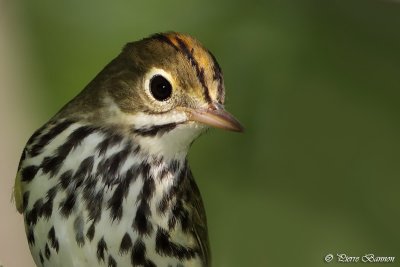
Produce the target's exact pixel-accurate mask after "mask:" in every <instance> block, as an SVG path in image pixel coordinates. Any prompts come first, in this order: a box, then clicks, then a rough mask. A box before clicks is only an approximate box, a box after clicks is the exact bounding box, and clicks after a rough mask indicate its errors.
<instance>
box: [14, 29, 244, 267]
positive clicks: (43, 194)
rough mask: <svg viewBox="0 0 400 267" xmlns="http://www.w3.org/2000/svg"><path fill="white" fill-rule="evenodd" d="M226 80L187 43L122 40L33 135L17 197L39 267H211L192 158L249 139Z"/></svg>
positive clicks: (180, 39)
mask: <svg viewBox="0 0 400 267" xmlns="http://www.w3.org/2000/svg"><path fill="white" fill-rule="evenodd" d="M224 103H225V86H224V80H223V73H222V70H221V67H220V65H219V64H218V62H217V60H216V58H215V57H214V55H213V54H212V53H211V52H210V51H209V50H208V49H207V48H205V47H204V46H203V45H202V44H201V43H200V42H199V41H198V40H197V39H195V38H194V37H192V36H191V35H188V34H184V33H178V32H164V33H156V34H153V35H150V36H148V37H145V38H143V39H140V40H138V41H133V42H130V43H127V44H126V45H125V46H124V47H123V49H122V50H121V52H120V53H119V54H118V55H117V56H116V57H115V58H114V59H113V60H112V61H111V62H110V63H109V64H107V65H106V66H105V67H104V68H103V69H102V70H101V71H100V72H99V73H98V74H97V75H96V76H95V78H94V79H93V80H91V81H90V82H89V83H88V85H87V86H85V87H84V89H83V90H82V91H81V92H80V93H78V95H77V96H75V97H74V98H73V99H72V100H71V101H69V102H68V103H67V104H66V105H65V106H63V107H62V108H61V109H60V111H58V112H57V113H56V114H55V115H54V116H53V117H52V118H51V119H49V121H48V122H46V123H45V124H44V125H43V126H42V127H41V128H39V129H38V130H37V131H36V132H34V134H33V135H32V136H31V137H30V138H29V140H28V141H27V144H26V146H25V148H24V150H23V153H22V156H21V159H20V163H19V166H18V172H17V175H16V179H15V185H14V191H13V196H14V199H15V205H16V208H17V210H18V212H20V213H22V215H23V218H24V225H25V232H26V236H27V241H28V244H29V248H30V251H31V254H32V257H33V259H34V262H35V264H36V265H37V266H43V267H44V266H52V267H64V266H68V267H71V266H108V267H117V266H133V267H135V266H142V267H155V266H165V267H184V266H202V267H203V266H205V267H207V266H211V258H210V247H209V237H208V230H207V220H206V213H205V208H204V205H203V201H202V198H201V195H200V191H199V188H198V186H197V185H196V182H195V180H194V177H193V174H192V172H191V169H190V167H189V164H188V160H187V153H188V150H189V148H190V146H191V144H192V143H193V142H194V140H195V139H197V137H199V136H200V135H202V134H203V133H205V132H207V130H208V129H209V128H210V127H214V128H221V129H225V130H230V131H233V132H242V131H243V129H244V128H243V126H242V125H241V123H240V122H239V121H238V120H237V119H236V118H235V117H234V116H233V115H231V114H230V113H229V112H228V111H226V110H225V108H224Z"/></svg>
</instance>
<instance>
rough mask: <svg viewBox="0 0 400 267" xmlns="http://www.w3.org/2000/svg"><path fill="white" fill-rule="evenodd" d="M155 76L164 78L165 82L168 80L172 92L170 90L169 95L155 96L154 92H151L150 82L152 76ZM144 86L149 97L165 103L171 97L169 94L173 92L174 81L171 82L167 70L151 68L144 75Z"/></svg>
mask: <svg viewBox="0 0 400 267" xmlns="http://www.w3.org/2000/svg"><path fill="white" fill-rule="evenodd" d="M157 76H160V77H162V78H164V79H165V80H166V81H167V82H169V84H170V86H171V88H170V90H172V92H170V95H169V96H168V97H166V98H165V99H160V98H157V96H155V95H154V92H152V90H151V82H152V80H153V78H155V77H157ZM144 87H145V90H146V93H147V95H148V96H149V97H150V98H151V99H154V100H156V101H157V102H159V103H161V102H164V103H166V102H168V101H169V100H170V99H171V96H172V94H173V88H174V83H173V79H172V76H171V75H170V74H169V73H168V72H166V71H165V70H163V69H159V68H152V69H151V70H150V71H149V72H148V73H147V74H146V76H145V81H144Z"/></svg>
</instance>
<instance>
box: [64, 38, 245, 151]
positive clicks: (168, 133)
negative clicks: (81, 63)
mask: <svg viewBox="0 0 400 267" xmlns="http://www.w3.org/2000/svg"><path fill="white" fill-rule="evenodd" d="M224 101H225V89H224V81H223V75H222V71H221V68H220V66H219V65H218V63H217V61H216V59H215V57H214V56H213V55H212V54H211V52H209V51H208V50H207V49H206V48H204V47H203V46H202V45H201V44H200V43H199V42H198V41H197V40H196V39H194V38H192V37H190V36H188V35H184V34H179V33H174V32H171V33H163V34H155V35H153V36H150V37H148V38H145V39H143V40H140V41H137V42H132V43H128V44H127V45H126V46H125V47H124V49H123V51H122V52H121V53H120V55H119V56H117V57H116V58H115V59H114V60H113V61H111V62H110V64H108V65H107V66H106V67H105V68H104V69H103V70H102V71H101V72H100V73H99V74H98V75H97V77H96V78H95V79H94V80H93V81H92V82H91V83H89V85H88V86H87V87H86V88H85V90H83V91H82V93H81V94H79V95H78V96H77V97H76V98H75V99H74V100H72V101H71V102H70V103H69V104H68V105H67V106H66V107H65V108H64V110H63V111H62V112H61V114H68V116H75V117H76V116H77V117H79V119H82V118H84V119H86V120H90V121H92V122H95V123H97V124H99V125H101V126H112V127H115V128H116V129H117V128H121V129H125V130H127V131H128V132H129V133H130V134H132V135H133V136H137V137H138V138H139V137H140V139H141V140H142V141H141V142H144V143H145V146H149V147H153V148H151V149H150V150H154V152H160V151H163V150H177V151H180V150H185V149H187V147H188V146H189V145H190V143H191V142H192V141H193V140H194V139H195V138H196V137H197V136H198V135H199V134H200V133H201V132H203V131H204V130H205V129H207V127H208V126H212V127H217V128H222V129H226V130H231V131H238V132H240V131H242V130H243V127H242V126H241V124H240V123H239V122H238V121H237V120H236V119H235V118H234V117H233V116H232V115H231V114H230V113H228V112H227V111H226V110H225V109H224ZM64 116H65V115H64Z"/></svg>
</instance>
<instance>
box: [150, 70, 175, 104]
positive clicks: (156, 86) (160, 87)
mask: <svg viewBox="0 0 400 267" xmlns="http://www.w3.org/2000/svg"><path fill="white" fill-rule="evenodd" d="M150 92H151V94H152V95H153V97H154V98H155V99H157V100H158V101H165V100H167V99H168V98H170V96H171V94H172V85H171V83H170V82H169V81H168V80H167V79H165V78H164V77H163V76H161V75H154V76H153V77H152V78H151V80H150Z"/></svg>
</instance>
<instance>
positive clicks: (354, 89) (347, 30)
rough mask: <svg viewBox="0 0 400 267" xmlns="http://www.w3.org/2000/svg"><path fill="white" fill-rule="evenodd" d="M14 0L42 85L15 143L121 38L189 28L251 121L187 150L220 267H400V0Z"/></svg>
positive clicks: (31, 70) (33, 71)
mask: <svg viewBox="0 0 400 267" xmlns="http://www.w3.org/2000/svg"><path fill="white" fill-rule="evenodd" d="M10 2H11V1H2V4H3V7H4V8H9V10H10V11H12V12H15V14H16V15H15V18H17V21H18V22H17V24H18V25H19V26H18V29H19V30H20V31H21V33H22V34H21V36H22V37H21V38H20V39H18V40H19V41H21V40H24V42H25V43H24V45H23V49H24V51H23V53H24V55H25V56H24V57H23V58H22V62H23V64H25V65H24V67H25V68H26V69H27V70H28V71H27V74H28V76H29V77H30V78H29V79H30V81H32V82H31V83H30V86H27V87H26V91H25V92H23V93H22V95H21V96H24V97H25V99H22V98H21V99H20V98H18V100H20V101H21V102H20V103H18V102H17V103H16V105H22V104H24V103H28V105H30V109H29V110H30V111H31V114H28V116H27V115H26V114H25V116H24V115H21V118H23V119H25V121H26V122H25V123H26V124H27V125H29V127H28V130H29V131H26V132H24V133H23V134H22V136H21V138H20V139H19V140H18V144H19V146H18V149H19V151H22V148H23V146H24V143H25V141H26V140H27V138H28V137H29V135H30V134H31V133H32V132H33V130H34V129H35V128H38V127H39V126H40V125H41V124H42V123H44V122H45V121H46V120H47V119H48V118H50V116H52V115H53V114H54V113H55V112H56V111H57V110H58V109H59V108H61V106H62V105H63V104H65V103H66V102H67V101H68V100H69V99H71V98H72V97H73V96H75V95H76V94H77V93H78V92H79V91H80V90H81V89H82V88H83V87H84V86H85V85H86V84H87V83H88V82H89V81H90V80H91V79H92V78H93V77H94V75H96V74H97V72H98V71H100V70H101V69H102V67H103V66H104V65H105V64H106V63H108V62H109V61H110V60H111V59H112V58H113V57H114V56H116V55H117V54H118V53H119V51H120V49H121V47H122V46H123V45H124V43H126V42H128V41H133V40H137V39H140V38H143V37H145V36H148V35H149V34H151V33H155V32H161V31H167V30H174V31H181V32H186V33H190V34H191V35H193V36H195V37H196V38H198V39H199V40H201V42H202V43H203V44H204V45H205V46H206V47H208V48H209V49H210V50H211V51H212V52H213V53H214V54H215V55H216V57H217V59H218V61H219V63H220V65H221V66H222V68H223V70H224V74H225V85H226V88H227V108H228V109H229V110H230V111H231V112H232V113H233V114H235V115H236V116H237V117H238V118H239V119H240V120H241V121H242V123H243V124H244V125H245V127H246V132H245V133H244V134H234V133H228V132H223V131H219V130H218V131H217V130H214V131H211V132H210V133H209V134H207V135H206V136H203V137H202V138H200V139H199V140H197V141H196V142H195V144H194V145H193V147H192V149H191V152H190V162H191V166H192V169H193V172H194V175H195V177H196V178H197V182H198V184H199V187H200V189H201V192H202V195H203V198H204V201H205V205H206V210H207V215H208V222H209V228H210V239H211V247H212V255H213V263H214V266H217V267H218V266H222V267H230V266H305V267H313V266H328V265H330V266H339V265H341V264H338V263H336V262H335V261H336V260H334V262H332V263H330V264H327V263H324V261H323V258H324V256H325V255H326V254H328V253H332V254H334V255H336V253H346V254H348V255H351V256H362V255H364V254H368V253H374V254H375V255H378V256H395V257H396V262H397V263H396V264H386V265H385V266H398V265H399V264H400V242H399V241H400V231H399V225H400V209H399V204H400V194H399V189H400V141H399V137H400V124H399V115H400V105H399V102H400V101H399V100H400V3H396V1H378V0H376V1H372V0H370V1H368V0H359V1H355V0H348V1H321V0H306V1H295V0H293V1H277V0H275V1H253V0H251V1H241V2H240V1H236V2H235V1H228V0H224V1H218V2H217V1H211V0H207V1H205V0H203V1H197V2H195V1H183V0H174V1H114V2H112V1H106V0H90V1H78V0H68V1H52V0H43V1H27V0H26V1H22V0H19V1H16V3H13V4H12V8H11V7H10V6H11V4H10ZM18 40H17V41H18ZM19 78H20V79H24V77H19ZM4 97H6V96H4ZM21 123H23V120H22V122H21ZM19 135H21V134H19ZM19 151H18V153H19ZM17 163H18V158H15V159H13V164H15V165H13V166H12V167H13V168H15V169H16V165H17ZM6 178H7V179H9V178H10V179H12V178H13V177H6ZM1 179H5V177H2V178H1ZM20 219H21V220H22V217H21V218H20ZM15 231H23V230H22V228H21V229H18V230H15ZM23 242H25V241H23ZM24 249H26V248H25V247H24ZM4 250H7V248H3V251H2V252H1V253H3V254H7V251H4ZM0 261H1V258H0ZM9 264H10V266H11V265H12V264H13V263H12V262H10V263H9ZM350 265H351V264H350ZM362 266H383V264H362Z"/></svg>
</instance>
